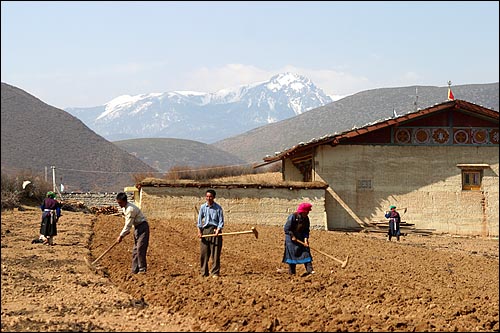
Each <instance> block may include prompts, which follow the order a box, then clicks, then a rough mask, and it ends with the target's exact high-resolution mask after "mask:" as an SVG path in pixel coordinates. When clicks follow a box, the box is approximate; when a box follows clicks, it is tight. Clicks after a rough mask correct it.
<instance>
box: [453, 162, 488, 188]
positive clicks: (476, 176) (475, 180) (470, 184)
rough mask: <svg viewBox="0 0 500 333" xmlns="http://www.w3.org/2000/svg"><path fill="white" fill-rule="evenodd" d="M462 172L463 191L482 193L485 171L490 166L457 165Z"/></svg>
mask: <svg viewBox="0 0 500 333" xmlns="http://www.w3.org/2000/svg"><path fill="white" fill-rule="evenodd" d="M457 167H458V168H460V169H461V171H462V191H481V189H482V187H483V175H484V169H486V168H489V164H457Z"/></svg>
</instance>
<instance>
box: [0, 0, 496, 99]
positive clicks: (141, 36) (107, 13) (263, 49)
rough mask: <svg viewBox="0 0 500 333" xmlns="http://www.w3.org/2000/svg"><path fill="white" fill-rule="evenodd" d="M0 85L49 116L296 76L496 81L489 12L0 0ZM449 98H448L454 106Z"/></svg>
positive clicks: (374, 82) (440, 6)
mask: <svg viewBox="0 0 500 333" xmlns="http://www.w3.org/2000/svg"><path fill="white" fill-rule="evenodd" d="M1 6H2V7H1V15H2V19H1V27H2V29H1V33H2V35H1V43H2V47H1V52H2V53H1V63H2V64H1V65H2V68H1V77H2V82H5V83H8V84H11V85H14V86H16V87H18V88H21V89H23V90H25V91H27V92H28V93H30V94H32V95H34V96H36V97H38V98H39V99H41V100H42V101H44V102H46V103H48V104H50V105H52V106H55V107H59V108H65V107H77V106H81V107H84V106H87V107H89V106H97V105H102V104H105V103H107V102H109V101H110V100H112V99H113V98H115V97H118V96H120V95H138V94H144V93H158V92H168V91H175V90H190V91H199V92H215V91H217V90H220V89H224V88H231V87H237V86H239V85H243V84H249V83H254V82H259V81H265V80H268V79H269V78H270V77H271V76H272V75H275V74H278V73H282V72H294V73H298V74H301V75H304V76H306V77H308V78H309V79H311V80H312V81H313V82H314V83H315V84H316V85H317V86H318V87H320V88H321V89H323V91H324V92H325V93H327V94H328V95H331V96H336V95H340V96H344V95H349V94H353V93H356V92H359V91H363V90H368V89H375V88H383V87H399V86H410V85H431V86H446V85H447V81H448V80H451V81H452V83H453V85H460V84H475V83H492V82H498V81H499V67H498V66H499V46H498V45H499V20H498V17H499V2H498V1H482V2H481V1H478V2H472V1H454V2H448V1H443V2H440V1H429V2H427V1H421V2H411V1H405V2H392V1H379V2H376V1H373V2H371V1H370V2H343V1H330V2H325V1H319V2H311V1H307V2H302V1H290V2H287V1H279V2H269V1H262V2H257V1H255V2H252V1H250V2H245V1H234V2H216V1H214V2H212V1H206V2H203V1H201V2H198V1H164V2H163V1H152V2H135V1H126V2H125V1H123V2H120V1H117V2H114V1H113V2H106V1H67V2H66V1H37V2H31V1H2V2H1ZM457 97H458V96H457Z"/></svg>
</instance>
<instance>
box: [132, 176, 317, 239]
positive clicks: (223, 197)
mask: <svg viewBox="0 0 500 333" xmlns="http://www.w3.org/2000/svg"><path fill="white" fill-rule="evenodd" d="M207 189H209V188H204V187H201V188H199V187H142V189H141V209H142V210H143V212H144V214H145V215H146V216H147V218H148V219H151V218H155V219H159V220H162V221H166V222H168V221H169V220H172V219H174V218H175V219H177V218H183V219H188V220H191V221H193V228H194V227H195V226H196V221H197V218H198V214H197V210H199V208H200V206H201V205H202V204H203V203H205V192H206V190H207ZM215 191H216V192H217V196H216V198H215V202H217V203H218V204H219V205H221V206H222V208H223V210H224V220H225V223H226V225H227V224H233V223H249V224H255V225H259V224H260V225H280V226H281V225H284V223H285V222H286V219H287V217H288V215H290V214H291V213H293V212H295V211H296V209H297V206H298V205H299V204H300V203H301V202H304V201H306V202H310V203H311V204H312V205H313V209H312V211H311V212H310V213H309V218H310V221H311V229H316V230H325V229H326V212H325V190H324V189H323V188H320V189H300V188H293V189H290V188H244V187H231V186H228V187H225V188H215Z"/></svg>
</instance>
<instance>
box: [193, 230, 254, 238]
mask: <svg viewBox="0 0 500 333" xmlns="http://www.w3.org/2000/svg"><path fill="white" fill-rule="evenodd" d="M253 233H254V232H253V231H252V230H247V231H234V232H226V233H221V234H218V235H217V236H227V235H238V234H253ZM215 236H216V235H215V234H208V235H203V236H201V237H215Z"/></svg>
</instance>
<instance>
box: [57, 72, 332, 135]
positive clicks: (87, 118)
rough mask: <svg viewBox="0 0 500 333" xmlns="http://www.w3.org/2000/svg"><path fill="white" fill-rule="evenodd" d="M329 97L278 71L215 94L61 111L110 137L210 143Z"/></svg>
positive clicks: (122, 99) (155, 96) (150, 97)
mask: <svg viewBox="0 0 500 333" xmlns="http://www.w3.org/2000/svg"><path fill="white" fill-rule="evenodd" d="M331 102H332V98H331V97H329V96H327V95H326V94H325V93H324V92H323V91H322V90H321V89H320V88H318V87H317V86H316V85H314V83H312V82H311V80H309V79H308V78H306V77H304V76H300V75H297V74H293V73H282V74H278V75H275V76H273V77H272V78H271V79H269V80H268V81H265V82H258V83H253V84H249V85H242V86H239V87H236V88H230V89H223V90H220V91H217V92H215V93H202V92H192V91H173V92H165V93H150V94H142V95H136V96H129V95H123V96H119V97H116V98H114V99H113V100H111V101H110V102H108V103H106V104H105V105H100V106H95V107H90V108H81V107H69V108H66V109H65V111H67V112H68V113H70V114H72V115H73V116H75V117H77V118H78V119H80V120H81V121H83V123H84V124H85V125H87V126H88V127H89V128H90V129H92V130H93V131H94V132H96V133H97V134H99V135H101V136H103V137H104V138H106V139H107V140H110V141H117V140H126V139H134V138H177V139H187V140H195V141H199V142H204V143H213V142H215V141H218V140H222V139H226V138H228V137H231V136H234V135H238V134H241V133H244V132H246V131H248V130H251V129H253V128H257V127H260V126H264V125H267V124H272V123H275V122H278V121H280V120H283V119H288V118H290V117H294V116H297V115H300V114H303V113H304V112H306V111H308V110H311V109H314V108H317V107H319V106H322V105H325V104H328V103H331Z"/></svg>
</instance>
